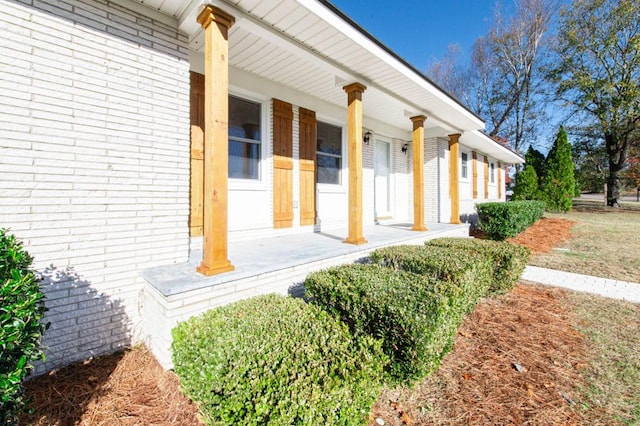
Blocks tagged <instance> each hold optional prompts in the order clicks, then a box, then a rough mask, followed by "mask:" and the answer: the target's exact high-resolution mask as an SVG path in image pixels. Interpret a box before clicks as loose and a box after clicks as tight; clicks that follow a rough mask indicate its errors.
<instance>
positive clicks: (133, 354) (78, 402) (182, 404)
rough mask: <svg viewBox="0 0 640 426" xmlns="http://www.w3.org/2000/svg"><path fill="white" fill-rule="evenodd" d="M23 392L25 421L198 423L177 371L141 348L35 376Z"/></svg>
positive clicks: (95, 425) (60, 425)
mask: <svg viewBox="0 0 640 426" xmlns="http://www.w3.org/2000/svg"><path fill="white" fill-rule="evenodd" d="M26 394H27V396H29V397H32V398H33V403H32V405H31V406H32V407H33V408H34V409H35V413H34V414H33V415H31V416H23V417H22V418H21V421H20V424H24V425H43V426H44V425H48V426H49V425H56V426H67V425H69V426H71V425H87V426H89V425H91V426H99V425H104V426H119V425H122V426H124V425H126V426H133V425H140V426H142V425H145V426H146V425H167V426H169V425H184V426H194V425H199V424H201V423H200V421H199V420H198V417H197V413H198V409H197V408H196V406H195V405H194V404H193V403H192V402H191V401H190V400H189V399H188V398H186V397H185V396H183V395H182V394H181V393H180V386H179V382H178V378H177V377H176V375H175V374H173V373H172V372H165V371H164V370H163V369H162V367H161V366H160V364H158V362H157V361H156V359H155V358H154V357H153V355H152V354H151V352H149V350H148V349H146V348H143V347H136V348H134V349H132V350H130V351H127V352H124V353H119V354H115V355H110V356H105V357H100V358H95V359H91V360H88V361H85V362H83V363H79V364H73V365H71V366H69V367H67V368H64V369H61V370H58V371H54V372H52V373H49V374H48V375H44V376H40V377H37V378H36V379H34V380H32V381H29V382H27V385H26Z"/></svg>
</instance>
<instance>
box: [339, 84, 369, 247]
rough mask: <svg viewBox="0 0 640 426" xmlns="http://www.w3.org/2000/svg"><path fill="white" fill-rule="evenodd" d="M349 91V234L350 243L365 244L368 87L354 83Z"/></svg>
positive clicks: (346, 90) (349, 87)
mask: <svg viewBox="0 0 640 426" xmlns="http://www.w3.org/2000/svg"><path fill="white" fill-rule="evenodd" d="M343 89H344V91H345V92H346V93H347V145H348V148H347V152H348V155H349V236H347V238H346V239H345V240H344V242H345V243H348V244H365V243H366V242H367V240H365V239H364V237H363V236H362V93H363V92H364V91H365V89H366V87H365V86H363V85H362V84H360V83H352V84H349V85H347V86H344V87H343Z"/></svg>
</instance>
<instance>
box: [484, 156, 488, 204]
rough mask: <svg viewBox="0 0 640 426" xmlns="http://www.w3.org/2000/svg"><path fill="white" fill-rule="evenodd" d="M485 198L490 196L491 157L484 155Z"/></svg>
mask: <svg viewBox="0 0 640 426" xmlns="http://www.w3.org/2000/svg"><path fill="white" fill-rule="evenodd" d="M484 198H485V200H486V199H487V198H489V157H487V154H485V155H484Z"/></svg>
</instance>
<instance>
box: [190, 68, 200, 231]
mask: <svg viewBox="0 0 640 426" xmlns="http://www.w3.org/2000/svg"><path fill="white" fill-rule="evenodd" d="M189 92H190V93H189V104H190V116H191V117H190V121H191V135H190V139H191V162H190V166H191V167H190V169H191V170H190V172H191V173H190V181H189V205H190V208H189V236H191V237H199V236H200V235H202V234H203V232H204V231H203V220H204V218H203V214H204V186H203V185H204V165H203V162H204V75H202V74H198V73H195V72H193V71H191V74H190V90H189Z"/></svg>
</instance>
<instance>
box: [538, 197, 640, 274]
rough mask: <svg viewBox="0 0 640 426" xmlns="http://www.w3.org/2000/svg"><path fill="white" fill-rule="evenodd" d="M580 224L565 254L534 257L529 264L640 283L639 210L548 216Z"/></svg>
mask: <svg viewBox="0 0 640 426" xmlns="http://www.w3.org/2000/svg"><path fill="white" fill-rule="evenodd" d="M545 216H546V217H550V218H564V219H568V220H572V221H575V222H577V224H576V225H575V226H574V227H573V228H572V230H571V234H572V238H571V239H569V240H567V241H565V242H564V243H562V244H561V245H560V246H559V247H560V248H561V249H562V250H552V251H551V252H549V253H547V254H536V255H533V256H532V258H531V260H530V262H529V264H531V265H535V266H542V267H545V268H551V269H558V270H562V271H569V272H576V273H580V274H587V275H594V276H598V277H604V278H613V279H616V280H622V281H631V282H636V283H640V210H637V211H633V210H625V211H615V210H614V211H612V210H609V209H608V210H604V209H603V210H591V211H573V212H570V213H566V214H548V213H547V214H545Z"/></svg>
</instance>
